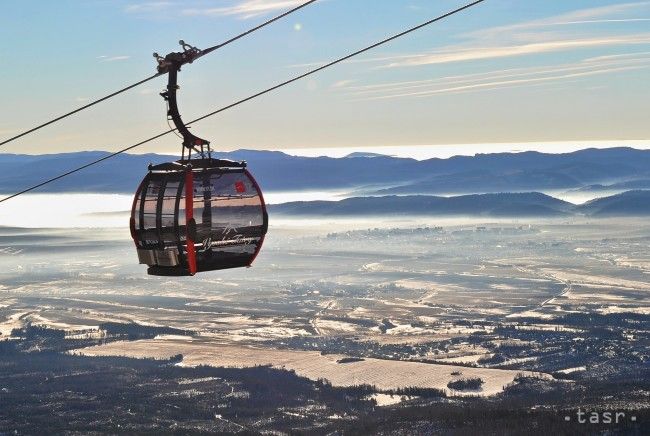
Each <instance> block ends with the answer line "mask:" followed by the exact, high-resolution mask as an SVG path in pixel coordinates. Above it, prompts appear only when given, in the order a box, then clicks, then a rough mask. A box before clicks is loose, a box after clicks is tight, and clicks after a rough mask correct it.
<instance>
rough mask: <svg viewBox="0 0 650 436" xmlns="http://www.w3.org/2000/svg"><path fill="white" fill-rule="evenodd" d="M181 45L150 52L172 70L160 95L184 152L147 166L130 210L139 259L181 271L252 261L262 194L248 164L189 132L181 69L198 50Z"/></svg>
mask: <svg viewBox="0 0 650 436" xmlns="http://www.w3.org/2000/svg"><path fill="white" fill-rule="evenodd" d="M181 44H182V45H183V49H184V51H183V52H182V53H170V54H168V55H167V56H166V57H165V58H161V57H159V56H158V55H155V56H156V58H157V59H158V72H159V73H161V74H162V73H169V81H168V84H167V91H166V92H164V93H162V94H161V95H162V96H163V97H164V98H165V100H167V102H168V104H169V111H168V116H169V117H170V118H171V119H172V120H173V121H174V124H175V125H176V128H177V129H178V131H179V132H180V133H181V134H182V136H183V153H182V156H181V159H180V160H179V161H177V162H170V163H164V164H160V165H155V166H152V165H150V166H149V173H148V174H147V175H146V176H145V178H144V180H143V181H142V183H141V184H140V187H139V188H138V190H137V191H136V193H135V198H134V199H133V207H132V210H131V222H130V227H131V235H132V237H133V240H134V242H135V245H136V248H137V251H138V259H139V261H140V263H141V264H146V265H148V266H149V268H148V270H147V272H148V273H149V274H152V275H163V276H184V275H194V274H196V273H197V272H203V271H213V270H220V269H226V268H238V267H244V266H250V265H251V264H252V263H253V261H254V260H255V257H256V256H257V254H258V253H259V251H260V249H261V248H262V243H263V241H264V235H265V234H266V231H267V229H268V214H267V212H266V205H265V204H264V197H263V196H262V192H261V190H260V187H259V185H258V184H257V182H256V181H255V179H254V178H253V176H252V174H251V173H250V172H249V171H248V170H247V169H246V163H245V162H235V161H230V160H222V159H213V158H212V156H211V151H210V143H209V142H208V141H206V140H204V139H201V138H198V137H196V136H194V135H192V134H191V133H190V132H189V130H188V128H187V126H186V125H185V124H184V123H183V121H182V119H181V117H180V114H179V112H178V106H177V101H176V91H177V89H178V86H177V75H178V71H180V67H181V66H182V65H184V64H185V63H188V62H192V61H193V60H194V59H196V57H198V56H200V55H201V54H202V52H201V51H200V50H198V49H196V48H194V47H191V46H188V45H186V44H185V43H183V41H181ZM185 149H188V153H187V158H186V157H185ZM192 151H194V152H196V155H195V157H192Z"/></svg>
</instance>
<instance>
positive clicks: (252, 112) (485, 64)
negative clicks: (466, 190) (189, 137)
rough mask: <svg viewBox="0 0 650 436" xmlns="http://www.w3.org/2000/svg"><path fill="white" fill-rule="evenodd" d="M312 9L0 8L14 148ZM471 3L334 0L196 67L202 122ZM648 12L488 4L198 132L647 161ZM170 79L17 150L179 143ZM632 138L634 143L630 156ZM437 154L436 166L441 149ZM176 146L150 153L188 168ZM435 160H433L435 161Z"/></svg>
mask: <svg viewBox="0 0 650 436" xmlns="http://www.w3.org/2000/svg"><path fill="white" fill-rule="evenodd" d="M300 3H301V0H298V1H294V0H184V1H173V0H170V1H151V2H147V1H137V0H134V1H122V0H84V1H80V0H58V1H56V2H51V1H44V0H39V1H36V0H23V1H20V2H17V1H11V0H0V5H1V6H2V14H1V15H0V37H2V40H3V41H4V43H3V44H2V45H0V62H1V63H2V65H3V68H2V72H1V73H0V77H2V79H3V80H2V81H3V84H4V85H5V86H4V89H3V91H2V93H3V96H2V99H1V100H2V103H0V139H4V138H6V137H9V136H11V135H12V134H16V133H18V132H20V131H22V130H25V129H27V128H30V127H32V126H34V125H36V124H39V123H40V122H43V121H45V120H47V119H49V118H51V117H52V116H54V115H59V114H62V113H64V112H67V111H69V110H71V109H74V108H76V107H78V106H81V105H83V104H85V103H87V102H89V101H90V100H92V99H94V98H98V97H101V96H103V95H105V94H108V93H110V92H112V91H115V90H117V89H119V88H121V87H123V86H125V85H127V84H131V83H133V82H136V81H138V80H140V79H143V78H145V77H147V76H149V75H151V74H153V73H154V72H155V66H156V65H155V61H154V59H153V57H152V53H153V52H154V51H156V52H159V53H161V54H163V55H164V54H166V53H168V52H171V51H177V50H179V46H178V40H179V39H183V40H185V41H186V42H188V43H190V44H192V45H195V46H197V47H199V48H205V47H208V46H212V45H215V44H217V43H219V42H221V41H224V40H226V39H228V38H230V37H231V36H234V35H236V34H238V33H240V32H242V31H244V30H247V29H248V28H251V27H253V26H255V25H257V24H259V23H261V22H262V21H264V20H266V19H268V18H270V17H272V16H274V15H276V14H279V13H281V12H283V11H285V10H287V9H288V8H291V7H294V6H296V5H297V4H300ZM465 3H466V2H463V1H456V0H320V1H318V2H316V3H315V4H314V5H311V6H308V7H307V8H305V9H303V10H301V11H299V12H297V13H296V14H294V15H292V16H290V17H289V18H287V19H284V20H282V21H280V22H278V23H275V24H273V25H271V26H270V27H267V28H265V29H263V30H261V31H258V32H256V33H254V34H253V35H250V36H248V37H247V38H245V39H242V40H240V41H238V42H236V43H234V44H232V45H230V46H228V47H225V48H223V49H221V50H218V51H217V52H214V53H213V54H211V55H209V56H206V57H204V58H202V59H200V60H198V61H196V62H195V63H193V64H191V65H187V66H185V67H183V70H182V72H181V73H180V76H179V81H180V85H181V90H180V93H179V105H180V108H181V114H182V115H183V117H184V119H186V120H190V119H193V118H195V117H197V116H200V115H203V114H204V113H207V112H211V111H213V110H215V109H217V108H220V107H222V106H225V105H227V104H229V103H231V102H234V101H236V100H239V99H240V98H243V97H246V96H248V95H250V94H253V93H255V92H258V91H260V90H262V89H265V88H267V87H269V86H272V85H274V84H276V83H278V82H281V81H284V80H286V79H288V78H290V77H292V76H295V75H298V74H300V73H302V72H305V71H307V70H309V69H310V68H314V67H316V66H318V65H320V64H322V63H326V62H328V61H330V60H333V59H335V58H337V57H339V56H342V55H345V54H347V53H349V52H352V51H355V50H357V49H359V48H362V47H364V46H366V45H369V44H371V43H374V42H376V41H378V40H380V39H382V38H384V37H386V36H389V35H391V34H394V33H398V32H400V31H402V30H404V29H406V28H408V27H411V26H414V25H416V24H419V23H421V22H423V21H426V20H428V19H430V18H432V17H435V16H437V15H440V14H442V13H444V12H446V11H448V10H451V9H454V8H456V7H459V6H461V5H463V4H465ZM649 79H650V1H634V2H626V1H618V2H617V1H611V0H609V1H607V0H590V1H586V0H562V1H548V0H526V1H521V0H518V1H516V0H486V1H485V2H483V3H482V4H480V5H478V6H476V7H474V8H472V9H470V10H467V11H465V12H462V13H460V14H458V15H455V16H453V17H451V18H449V19H446V20H444V21H441V22H438V23H436V24H434V25H432V26H430V27H428V28H426V29H423V30H420V31H418V32H417V33H414V34H411V35H408V36H406V37H404V38H401V39H399V40H397V41H395V42H393V43H391V44H389V45H386V46H383V47H381V48H378V49H376V50H374V51H372V52H369V53H367V54H364V55H362V56H360V57H358V58H355V59H354V60H351V61H349V62H346V63H345V64H341V65H338V66H335V67H333V68H331V69H329V70H327V71H324V72H322V73H319V74H317V75H315V76H312V77H311V78H308V79H306V80H304V81H301V82H298V83H295V84H293V85H290V86H288V87H285V88H283V89H281V90H278V91H277V92H274V93H273V94H272V95H267V96H264V97H261V98H259V99H256V100H254V101H252V102H249V103H246V104H244V105H241V106H239V107H237V108H235V109H232V110H230V111H227V112H224V113H222V114H220V115H217V116H215V117H212V118H208V119H207V120H204V121H202V122H200V123H197V124H196V125H195V126H194V127H193V131H194V133H195V134H196V135H198V136H200V137H203V138H206V139H209V140H210V141H211V142H212V145H213V148H214V149H216V150H224V151H226V150H234V149H238V148H248V149H273V150H287V151H290V152H291V151H292V150H293V151H294V152H296V153H298V152H300V153H302V154H328V153H327V150H330V151H331V153H330V154H336V153H337V151H336V150H339V151H340V150H353V149H355V150H356V149H358V150H367V151H371V150H378V151H381V150H391V153H392V154H399V155H411V154H418V153H419V154H422V153H423V152H422V150H428V151H427V152H426V153H429V154H433V155H435V154H436V153H437V152H438V151H439V152H440V153H443V154H445V155H446V154H449V155H451V154H454V150H464V151H463V154H465V151H469V152H484V153H486V152H492V151H503V149H504V147H505V149H507V150H526V149H536V150H541V151H545V150H546V151H553V152H557V151H563V150H567V151H568V150H573V149H578V148H583V147H585V146H589V145H594V144H595V145H596V146H610V145H629V144H632V145H634V146H636V147H638V148H650V122H648V114H649V113H650V86H648V83H650V80H649ZM165 85H166V80H165V78H163V77H161V78H158V79H155V80H154V81H151V82H148V83H147V84H145V85H142V86H140V87H138V88H136V89H135V90H132V91H129V92H128V93H126V94H123V95H121V96H118V97H116V98H113V99H111V100H110V101H108V102H106V103H102V104H101V105H99V106H96V107H94V108H92V109H89V110H87V111H85V112H83V113H81V114H78V115H75V116H73V117H71V118H68V119H67V120H65V121H63V122H60V123H57V124H56V125H55V126H53V127H47V128H45V129H43V130H41V131H40V132H38V133H36V134H32V135H29V136H27V137H25V138H22V139H20V140H18V141H15V142H13V143H11V144H8V145H6V146H4V147H3V149H2V150H0V151H2V152H10V153H28V154H42V153H58V152H67V151H79V150H108V151H114V150H118V149H120V148H123V147H125V146H128V145H131V144H133V143H135V142H138V141H140V140H142V139H145V138H147V137H150V136H152V135H154V134H157V133H159V132H162V131H164V130H167V129H168V125H167V121H166V117H165V105H164V102H163V100H162V98H161V97H160V96H159V95H158V93H159V92H160V91H162V90H163V88H164V87H165ZM628 141H634V142H628ZM432 150H434V151H432ZM179 151H180V140H179V139H178V138H176V137H174V136H171V135H168V136H166V137H164V138H162V139H159V140H157V141H155V142H152V143H151V144H148V145H146V146H143V147H141V148H139V149H138V150H137V152H143V153H144V152H157V153H177V152H179ZM426 153H424V154H426Z"/></svg>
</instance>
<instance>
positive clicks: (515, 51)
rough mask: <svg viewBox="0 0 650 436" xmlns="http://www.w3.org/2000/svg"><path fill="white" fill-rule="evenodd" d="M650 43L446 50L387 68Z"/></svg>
mask: <svg viewBox="0 0 650 436" xmlns="http://www.w3.org/2000/svg"><path fill="white" fill-rule="evenodd" d="M638 44H650V33H643V34H638V35H624V36H612V37H605V38H599V37H595V38H581V39H562V40H557V41H548V42H539V43H531V44H519V45H505V46H491V47H478V48H470V49H455V50H450V49H446V50H444V51H438V52H434V53H430V54H420V55H413V56H401V57H400V58H398V59H395V60H394V62H390V63H388V64H387V65H385V66H386V67H389V68H394V67H413V66H421V65H432V64H444V63H450V62H461V61H474V60H481V59H495V58H503V57H513V56H522V55H531V54H541V53H549V52H557V51H567V50H575V49H584V48H594V47H604V46H620V45H638Z"/></svg>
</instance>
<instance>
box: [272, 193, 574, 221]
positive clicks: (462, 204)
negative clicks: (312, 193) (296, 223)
mask: <svg viewBox="0 0 650 436" xmlns="http://www.w3.org/2000/svg"><path fill="white" fill-rule="evenodd" d="M573 208H574V205H573V204H571V203H567V202H565V201H562V200H558V199H556V198H553V197H550V196H548V195H544V194H540V193H538V192H531V193H509V194H478V195H463V196H458V197H449V198H446V197H435V196H426V195H414V196H384V197H354V198H349V199H345V200H340V201H308V202H303V201H299V202H291V203H284V204H279V205H272V206H270V212H271V213H273V214H285V215H315V216H351V215H483V216H495V217H496V216H522V217H523V216H536V217H540V216H541V217H553V216H562V215H567V214H570V213H572V210H573Z"/></svg>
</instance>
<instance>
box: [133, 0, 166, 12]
mask: <svg viewBox="0 0 650 436" xmlns="http://www.w3.org/2000/svg"><path fill="white" fill-rule="evenodd" d="M172 5H173V3H172V2H167V1H160V2H144V3H135V4H130V5H128V6H127V7H126V8H124V11H125V12H127V13H129V14H147V13H154V12H161V11H163V10H165V9H168V8H169V7H170V6H172Z"/></svg>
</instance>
